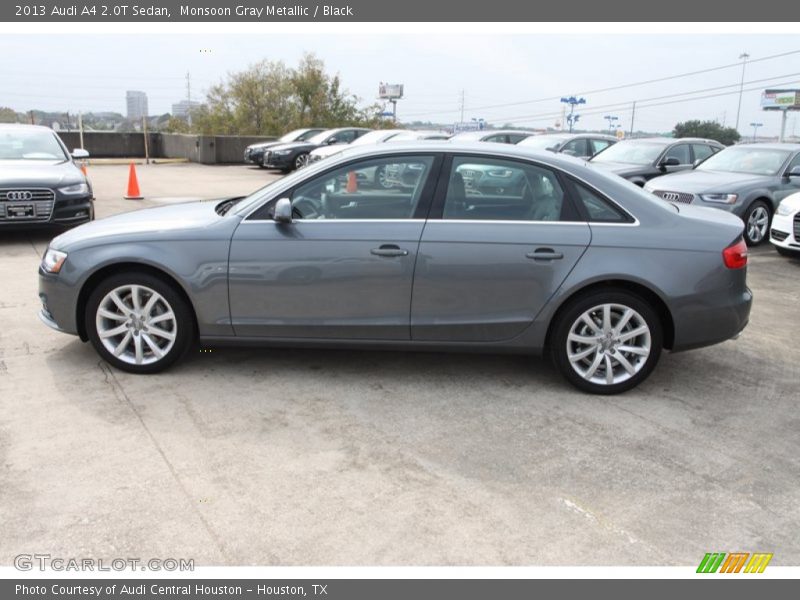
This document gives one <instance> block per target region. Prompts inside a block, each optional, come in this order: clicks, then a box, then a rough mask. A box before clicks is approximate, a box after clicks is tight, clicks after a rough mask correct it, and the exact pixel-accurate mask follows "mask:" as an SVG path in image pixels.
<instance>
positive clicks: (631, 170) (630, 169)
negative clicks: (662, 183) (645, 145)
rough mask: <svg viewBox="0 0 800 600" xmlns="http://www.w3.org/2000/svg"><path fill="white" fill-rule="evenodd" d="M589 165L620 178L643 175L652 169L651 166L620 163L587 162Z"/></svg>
mask: <svg viewBox="0 0 800 600" xmlns="http://www.w3.org/2000/svg"><path fill="white" fill-rule="evenodd" d="M589 164H590V165H592V166H594V167H597V168H598V169H603V170H605V171H611V172H612V173H616V174H617V175H619V176H620V177H627V176H629V175H636V174H637V173H644V172H647V171H650V170H651V169H653V168H654V167H652V166H651V165H634V164H631V163H620V162H595V161H593V160H591V161H589Z"/></svg>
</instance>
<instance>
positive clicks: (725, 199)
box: [700, 194, 739, 204]
mask: <svg viewBox="0 0 800 600" xmlns="http://www.w3.org/2000/svg"><path fill="white" fill-rule="evenodd" d="M738 197H739V195H738V194H700V199H701V200H703V201H705V202H715V203H717V204H733V203H734V202H736V199H737V198H738Z"/></svg>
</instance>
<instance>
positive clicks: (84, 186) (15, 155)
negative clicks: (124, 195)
mask: <svg viewBox="0 0 800 600" xmlns="http://www.w3.org/2000/svg"><path fill="white" fill-rule="evenodd" d="M88 156H89V153H88V152H86V151H85V150H75V151H74V152H73V153H72V155H70V153H69V151H68V150H67V148H66V146H64V143H63V142H62V141H61V139H60V138H59V137H58V135H56V133H55V132H54V131H53V130H52V129H48V128H47V127H38V126H35V125H0V229H4V228H10V227H26V228H29V227H43V226H52V225H61V226H70V225H79V224H80V223H85V222H87V221H91V220H92V219H94V197H93V195H92V186H91V184H90V183H89V181H88V180H87V179H86V177H85V176H84V174H83V173H82V172H81V170H80V169H79V168H78V166H77V165H76V164H75V162H74V160H73V158H87V157H88Z"/></svg>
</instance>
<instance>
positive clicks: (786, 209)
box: [776, 202, 795, 217]
mask: <svg viewBox="0 0 800 600" xmlns="http://www.w3.org/2000/svg"><path fill="white" fill-rule="evenodd" d="M794 210H795V209H793V208H792V207H791V206H789V205H788V204H787V203H786V202H781V203H780V204H779V205H778V210H777V211H776V212H777V214H779V215H780V216H782V217H785V216H787V215H790V214H792V213H793V212H794Z"/></svg>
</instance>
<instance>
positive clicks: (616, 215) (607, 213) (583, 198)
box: [572, 181, 630, 223]
mask: <svg viewBox="0 0 800 600" xmlns="http://www.w3.org/2000/svg"><path fill="white" fill-rule="evenodd" d="M572 183H573V185H574V186H575V191H576V192H577V195H578V200H579V201H580V202H581V204H583V207H584V208H585V209H586V214H587V215H588V216H589V222H591V223H626V222H628V221H630V219H629V218H628V217H627V216H626V215H625V214H624V213H623V212H622V211H620V210H619V209H618V208H617V207H616V206H614V205H612V204H611V203H610V202H609V201H608V200H606V199H605V198H603V197H602V196H600V195H599V194H598V193H597V192H595V191H594V190H591V189H589V188H588V187H586V186H585V185H583V184H582V183H578V182H577V181H573V182H572Z"/></svg>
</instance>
